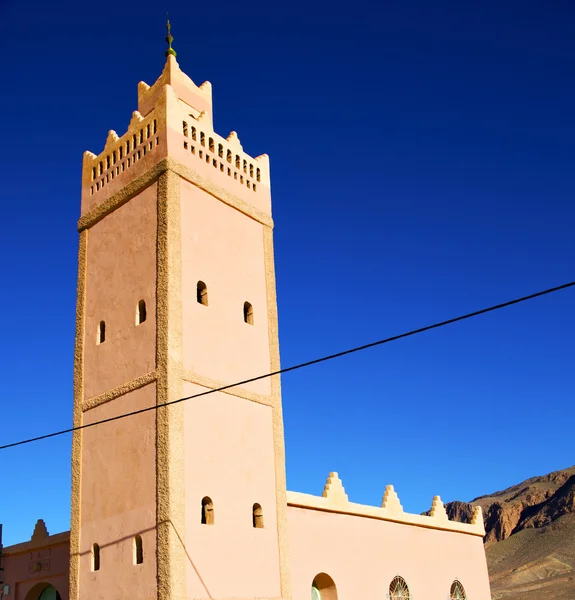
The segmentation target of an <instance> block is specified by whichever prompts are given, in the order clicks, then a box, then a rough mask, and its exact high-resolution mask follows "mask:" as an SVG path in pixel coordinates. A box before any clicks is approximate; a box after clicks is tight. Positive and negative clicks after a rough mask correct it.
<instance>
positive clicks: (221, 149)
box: [218, 144, 224, 158]
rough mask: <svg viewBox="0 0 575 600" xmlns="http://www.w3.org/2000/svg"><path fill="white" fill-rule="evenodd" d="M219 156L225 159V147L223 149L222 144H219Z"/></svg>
mask: <svg viewBox="0 0 575 600" xmlns="http://www.w3.org/2000/svg"><path fill="white" fill-rule="evenodd" d="M218 156H219V157H220V158H223V157H224V147H223V145H222V144H218Z"/></svg>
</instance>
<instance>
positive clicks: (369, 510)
mask: <svg viewBox="0 0 575 600" xmlns="http://www.w3.org/2000/svg"><path fill="white" fill-rule="evenodd" d="M287 503H288V506H294V507H298V508H308V509H310V510H320V511H327V512H337V513H342V514H346V515H353V516H358V517H366V518H370V519H381V520H383V521H393V522H394V523H402V524H405V525H413V526H416V527H427V528H431V529H442V530H444V531H453V532H456V533H466V534H468V535H476V536H481V537H483V536H484V535H485V527H484V524H483V513H482V511H481V507H480V506H476V507H475V511H474V513H473V519H472V521H471V523H459V522H457V521H450V520H449V519H448V518H447V513H446V512H445V506H444V505H443V502H442V501H441V498H440V497H439V496H435V497H434V498H433V503H432V506H431V515H429V516H425V515H417V514H412V513H406V512H404V511H403V507H402V506H401V503H400V501H399V498H398V496H397V494H396V492H395V490H394V489H393V486H392V485H388V486H387V487H386V488H385V493H384V495H383V499H382V503H381V507H376V506H367V505H365V504H356V503H355V502H350V501H349V500H348V497H347V494H346V493H345V489H344V487H343V484H342V482H341V480H340V479H339V477H338V474H337V473H330V474H329V477H328V479H327V482H326V485H325V487H324V490H323V494H322V496H321V497H320V496H313V495H311V494H301V493H299V492H287Z"/></svg>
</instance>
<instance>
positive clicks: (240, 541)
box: [184, 383, 309, 600]
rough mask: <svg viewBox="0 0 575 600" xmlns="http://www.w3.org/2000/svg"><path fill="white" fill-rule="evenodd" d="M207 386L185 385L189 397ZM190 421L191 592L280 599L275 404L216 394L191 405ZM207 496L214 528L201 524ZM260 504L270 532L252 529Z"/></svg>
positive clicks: (192, 595)
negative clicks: (202, 510) (274, 431)
mask: <svg viewBox="0 0 575 600" xmlns="http://www.w3.org/2000/svg"><path fill="white" fill-rule="evenodd" d="M204 390H205V388H202V387H200V386H197V385H193V384H190V383H186V384H185V385H184V395H186V396H188V395H191V394H194V393H198V392H201V391H204ZM184 426H185V457H186V458H185V461H186V462H185V486H186V549H187V552H188V557H189V562H188V568H187V586H188V588H187V589H188V597H189V598H277V597H279V595H280V586H279V558H278V537H277V517H276V494H275V468H274V448H273V436H272V429H273V428H272V412H271V408H269V407H268V406H264V405H260V404H256V403H254V402H250V401H247V400H244V399H242V398H238V397H235V396H232V395H230V394H224V393H218V394H212V395H209V396H206V397H204V398H201V399H197V400H190V401H188V402H186V403H185V404H184ZM205 496H209V497H210V498H211V499H212V501H213V503H214V514H215V523H214V524H213V525H202V524H201V501H202V498H204V497H205ZM256 502H257V503H259V504H260V505H261V506H262V509H263V515H264V528H263V529H256V528H254V527H253V522H252V506H253V504H254V503H256ZM308 596H309V595H308ZM308 596H306V599H305V600H307V599H308Z"/></svg>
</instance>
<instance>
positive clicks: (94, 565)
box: [92, 544, 100, 571]
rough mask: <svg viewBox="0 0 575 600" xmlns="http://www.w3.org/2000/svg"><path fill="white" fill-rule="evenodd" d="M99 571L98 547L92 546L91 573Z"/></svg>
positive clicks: (96, 545)
mask: <svg viewBox="0 0 575 600" xmlns="http://www.w3.org/2000/svg"><path fill="white" fill-rule="evenodd" d="M99 570H100V546H98V544H94V545H93V546H92V571H99Z"/></svg>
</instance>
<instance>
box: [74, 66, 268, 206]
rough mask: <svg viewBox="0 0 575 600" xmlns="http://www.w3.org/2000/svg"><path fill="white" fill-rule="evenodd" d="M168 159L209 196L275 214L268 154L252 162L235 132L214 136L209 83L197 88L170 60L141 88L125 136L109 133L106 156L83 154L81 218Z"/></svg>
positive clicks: (104, 154) (253, 159)
mask: <svg viewBox="0 0 575 600" xmlns="http://www.w3.org/2000/svg"><path fill="white" fill-rule="evenodd" d="M166 157H170V158H173V159H175V160H177V161H179V162H180V163H181V164H183V165H184V166H187V167H189V168H190V169H192V170H193V171H194V172H197V173H198V174H199V175H200V177H201V178H202V179H204V180H205V181H206V185H205V186H204V187H205V188H209V191H210V192H211V191H212V189H213V188H214V187H215V188H223V189H225V190H226V191H227V192H231V193H232V194H234V195H235V196H237V197H239V198H241V199H242V200H244V201H245V202H248V203H250V204H253V205H254V206H255V207H256V208H258V209H259V210H261V211H264V212H266V213H267V214H269V213H270V212H271V199H270V190H269V188H270V176H269V158H268V156H267V154H262V155H260V156H257V157H256V158H252V157H251V156H249V155H248V154H246V153H245V152H244V151H243V148H242V145H241V143H240V140H239V138H238V135H237V133H236V132H235V131H232V132H231V133H230V134H229V135H228V137H227V138H223V137H221V136H219V135H218V134H216V133H215V132H214V130H213V123H212V88H211V84H210V83H209V82H205V83H203V84H202V85H201V86H199V87H198V86H196V84H195V83H194V82H193V81H192V80H191V79H190V78H189V77H188V76H187V75H186V74H185V73H183V72H182V71H181V70H180V67H179V65H178V63H177V62H176V59H175V57H174V56H172V55H169V56H168V58H167V61H166V65H165V67H164V70H163V72H162V74H161V75H160V77H159V78H158V80H157V81H156V82H155V83H154V85H152V86H149V85H148V84H146V83H144V82H140V83H139V84H138V110H137V111H135V112H134V113H132V119H131V121H130V124H129V126H128V130H127V131H126V133H125V134H124V135H123V136H122V137H118V135H117V133H116V132H115V131H110V132H109V133H108V137H107V139H106V144H105V147H104V150H103V152H101V153H100V154H99V155H97V156H96V155H95V154H93V153H92V152H88V151H87V152H85V153H84V164H83V176H82V214H86V212H88V211H89V210H91V209H92V208H94V207H95V206H96V205H98V204H100V203H101V202H103V201H104V200H106V199H107V198H108V197H110V196H111V195H113V194H114V193H116V192H117V191H119V190H120V189H121V188H122V187H124V186H125V185H127V184H128V183H130V182H132V181H133V180H135V179H137V178H138V177H139V176H141V175H143V174H144V173H145V172H146V171H148V170H149V169H151V168H152V167H153V166H154V165H155V164H156V163H158V162H160V160H162V159H163V158H166ZM136 165H137V166H136ZM212 193H213V192H212ZM216 195H217V194H216Z"/></svg>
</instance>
